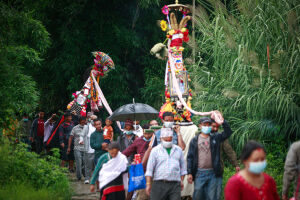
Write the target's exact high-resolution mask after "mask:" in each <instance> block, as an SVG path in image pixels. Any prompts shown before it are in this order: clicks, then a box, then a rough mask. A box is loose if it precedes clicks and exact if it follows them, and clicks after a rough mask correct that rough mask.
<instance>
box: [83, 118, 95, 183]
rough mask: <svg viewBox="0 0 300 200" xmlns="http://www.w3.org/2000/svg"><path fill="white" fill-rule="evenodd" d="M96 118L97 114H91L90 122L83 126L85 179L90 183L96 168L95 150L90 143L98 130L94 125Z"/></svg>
mask: <svg viewBox="0 0 300 200" xmlns="http://www.w3.org/2000/svg"><path fill="white" fill-rule="evenodd" d="M94 119H97V116H96V115H91V116H90V120H89V122H88V123H87V125H85V126H84V128H83V144H84V148H85V153H84V156H83V160H84V166H85V181H84V183H85V184H89V180H90V178H91V176H92V172H93V168H94V156H95V150H94V149H92V148H91V145H90V137H91V134H92V133H93V132H94V131H95V130H96V128H95V127H94V125H93V120H94Z"/></svg>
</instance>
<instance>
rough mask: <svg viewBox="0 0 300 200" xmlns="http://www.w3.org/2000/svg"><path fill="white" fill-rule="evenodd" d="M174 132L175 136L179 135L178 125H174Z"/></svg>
mask: <svg viewBox="0 0 300 200" xmlns="http://www.w3.org/2000/svg"><path fill="white" fill-rule="evenodd" d="M174 131H175V132H176V133H177V134H178V133H180V126H179V125H178V124H177V125H175V127H174Z"/></svg>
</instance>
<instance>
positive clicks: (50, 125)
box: [43, 114, 57, 148]
mask: <svg viewBox="0 0 300 200" xmlns="http://www.w3.org/2000/svg"><path fill="white" fill-rule="evenodd" d="M56 118H57V117H56V114H52V116H51V117H50V118H49V119H48V120H47V121H46V122H45V123H44V140H43V143H44V147H45V148H46V143H47V140H48V139H49V137H50V135H51V132H52V129H53V126H54V124H55V120H56Z"/></svg>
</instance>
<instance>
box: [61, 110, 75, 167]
mask: <svg viewBox="0 0 300 200" xmlns="http://www.w3.org/2000/svg"><path fill="white" fill-rule="evenodd" d="M64 118H65V121H64V122H63V123H62V124H61V125H60V126H59V128H58V133H59V144H60V147H61V166H62V167H64V166H65V163H66V162H68V163H69V170H70V172H74V160H75V158H74V151H73V147H71V149H72V151H71V152H70V153H69V154H67V150H68V144H69V137H70V134H71V131H72V129H73V127H74V125H73V122H72V115H71V114H70V113H69V112H67V113H65V114H64Z"/></svg>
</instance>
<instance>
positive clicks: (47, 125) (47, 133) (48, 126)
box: [44, 119, 53, 142]
mask: <svg viewBox="0 0 300 200" xmlns="http://www.w3.org/2000/svg"><path fill="white" fill-rule="evenodd" d="M52 128H53V124H51V123H50V119H48V120H47V121H46V122H45V124H44V142H47V140H48V138H49V136H50V134H51V131H52Z"/></svg>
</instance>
